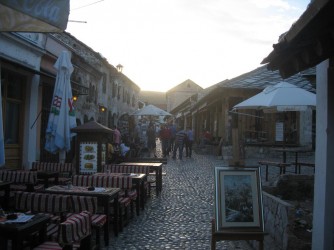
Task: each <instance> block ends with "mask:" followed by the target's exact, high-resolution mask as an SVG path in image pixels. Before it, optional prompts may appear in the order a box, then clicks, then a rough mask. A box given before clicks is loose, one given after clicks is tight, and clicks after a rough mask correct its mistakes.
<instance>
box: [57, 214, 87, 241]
mask: <svg viewBox="0 0 334 250" xmlns="http://www.w3.org/2000/svg"><path fill="white" fill-rule="evenodd" d="M91 222H92V221H91V214H90V213H89V212H87V211H83V212H81V213H80V214H73V215H72V216H71V217H69V218H68V219H67V220H66V221H64V222H62V223H60V224H59V238H58V241H59V244H60V245H61V246H66V245H72V244H74V243H75V242H78V241H80V240H82V239H84V238H85V237H87V236H89V235H91V233H92V229H91V227H92V224H91Z"/></svg>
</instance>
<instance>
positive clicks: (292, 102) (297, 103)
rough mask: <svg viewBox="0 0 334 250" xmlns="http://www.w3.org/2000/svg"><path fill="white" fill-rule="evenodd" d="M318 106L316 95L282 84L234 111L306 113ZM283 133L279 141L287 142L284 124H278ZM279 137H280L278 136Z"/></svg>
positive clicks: (266, 89) (243, 103) (271, 87)
mask: <svg viewBox="0 0 334 250" xmlns="http://www.w3.org/2000/svg"><path fill="white" fill-rule="evenodd" d="M315 106H316V95H315V94H313V93H311V92H309V91H307V90H304V89H302V88H299V87H297V86H295V85H293V84H290V83H287V82H280V83H278V84H276V85H274V86H270V87H267V88H265V89H264V90H263V91H262V92H261V93H259V94H257V95H255V96H253V97H251V98H249V99H247V100H245V101H243V102H241V103H239V104H237V105H235V106H234V107H233V110H238V109H257V110H263V111H264V112H266V113H270V112H285V111H306V110H308V109H314V108H315ZM276 126H277V128H279V130H280V131H282V132H281V133H282V135H280V134H281V133H278V134H277V140H279V141H283V142H284V141H285V137H284V134H285V133H284V129H285V126H284V124H283V123H278V124H276ZM278 135H279V136H278Z"/></svg>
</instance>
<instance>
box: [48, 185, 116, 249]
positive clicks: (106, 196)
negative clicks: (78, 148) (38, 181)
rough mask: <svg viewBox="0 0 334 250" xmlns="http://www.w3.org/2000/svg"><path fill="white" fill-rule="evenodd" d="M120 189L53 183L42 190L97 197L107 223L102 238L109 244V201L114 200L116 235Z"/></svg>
mask: <svg viewBox="0 0 334 250" xmlns="http://www.w3.org/2000/svg"><path fill="white" fill-rule="evenodd" d="M120 191H121V189H120V188H96V190H93V191H89V190H88V187H81V186H71V187H68V186H62V185H55V186H52V187H49V188H47V189H45V190H44V191H43V192H46V193H53V194H67V195H79V196H93V197H97V199H98V201H99V202H100V203H101V204H103V208H104V214H105V215H106V216H107V223H106V224H105V228H104V239H105V241H106V242H107V244H109V221H110V211H109V202H110V201H111V200H114V203H113V204H114V212H115V225H114V229H115V236H117V235H118V228H119V227H118V194H119V192H120Z"/></svg>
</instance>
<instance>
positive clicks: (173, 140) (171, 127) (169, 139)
mask: <svg viewBox="0 0 334 250" xmlns="http://www.w3.org/2000/svg"><path fill="white" fill-rule="evenodd" d="M112 130H113V132H114V134H113V145H114V146H115V147H116V148H119V149H120V151H121V152H122V153H123V154H124V155H123V154H122V155H123V156H125V154H126V153H127V152H128V151H129V150H130V147H124V146H123V145H122V140H121V134H120V132H119V130H118V129H117V127H116V126H114V127H113V129H112ZM134 130H135V133H134V138H133V139H134V143H140V141H141V139H140V133H141V132H140V131H141V128H140V126H139V125H138V124H137V126H136V128H135V129H134ZM145 134H146V138H145V143H144V144H145V145H146V147H147V149H148V152H149V157H156V154H155V150H156V138H157V137H159V138H160V141H161V149H162V155H163V157H167V156H168V155H170V154H172V158H173V159H176V156H177V153H178V158H179V159H180V160H182V158H183V151H184V148H185V157H189V158H191V156H192V147H193V143H194V133H193V130H192V129H191V127H187V129H182V128H177V127H176V125H175V124H173V123H166V124H162V125H161V126H160V129H159V130H157V129H156V126H155V124H154V123H153V122H152V121H150V122H149V124H148V126H147V129H146V133H145ZM210 140H211V134H210V133H209V132H208V131H207V130H203V134H202V135H201V139H200V144H201V145H204V144H207V143H208V141H210ZM122 146H123V147H122Z"/></svg>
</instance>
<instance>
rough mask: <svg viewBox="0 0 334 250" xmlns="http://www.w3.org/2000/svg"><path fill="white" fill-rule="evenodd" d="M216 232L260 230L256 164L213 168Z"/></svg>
mask: <svg viewBox="0 0 334 250" xmlns="http://www.w3.org/2000/svg"><path fill="white" fill-rule="evenodd" d="M215 221H216V230H217V231H226V230H233V231H253V232H263V231H264V225H263V206H262V187H261V174H260V168H259V167H252V168H249V167H215Z"/></svg>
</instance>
